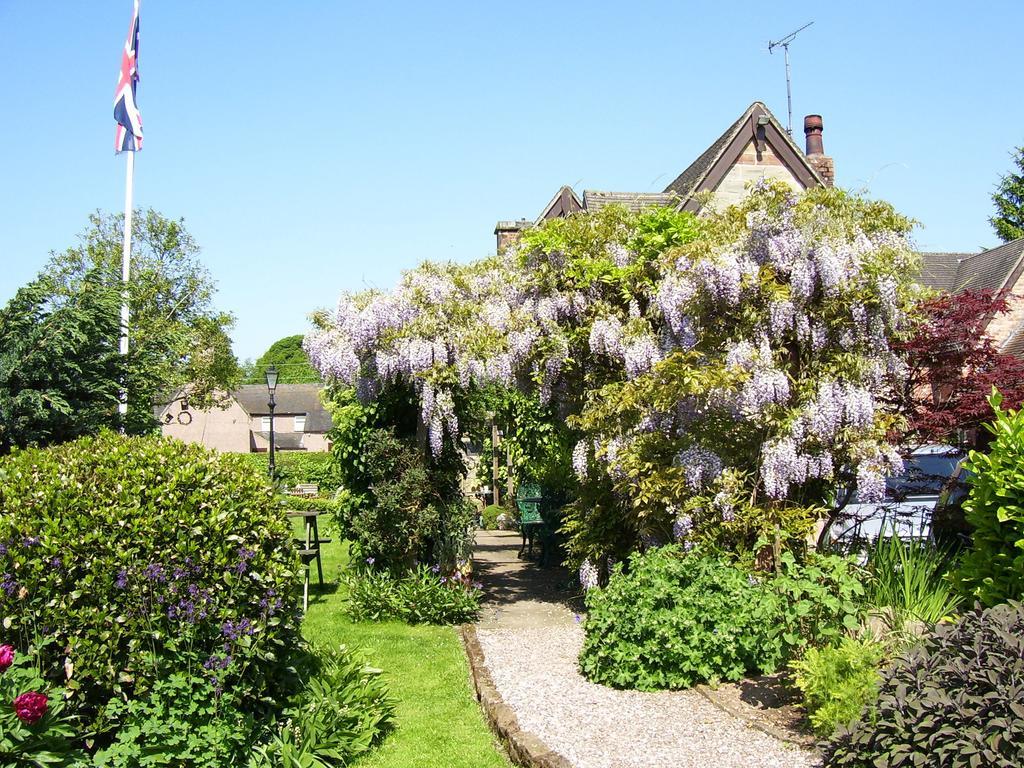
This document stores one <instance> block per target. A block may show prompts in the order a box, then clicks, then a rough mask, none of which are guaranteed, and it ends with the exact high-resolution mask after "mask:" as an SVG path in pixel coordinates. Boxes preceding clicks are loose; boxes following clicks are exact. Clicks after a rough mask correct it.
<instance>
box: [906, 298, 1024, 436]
mask: <svg viewBox="0 0 1024 768" xmlns="http://www.w3.org/2000/svg"><path fill="white" fill-rule="evenodd" d="M918 309H919V314H920V316H921V323H920V324H919V325H918V326H917V331H916V333H915V334H914V336H913V337H912V338H910V339H909V340H907V341H905V342H902V343H901V344H898V345H897V346H898V348H899V349H900V350H901V351H902V352H903V353H904V355H905V359H906V364H907V368H906V371H905V375H900V376H898V377H897V382H896V387H897V389H896V391H897V392H898V399H897V403H896V407H897V409H898V410H899V412H900V413H901V414H902V415H903V416H904V417H905V419H906V422H907V432H906V434H905V437H904V441H905V442H911V443H917V444H925V443H942V442H948V441H955V440H957V439H958V437H959V435H958V433H960V434H966V435H968V436H969V437H973V436H975V435H977V434H978V433H979V432H980V430H978V427H979V426H980V425H981V424H982V423H983V422H986V421H988V420H989V419H990V418H991V413H992V411H991V408H990V407H989V403H988V398H989V396H990V395H991V393H992V388H993V387H995V388H996V389H998V390H999V391H1000V392H1001V393H1002V394H1003V399H1004V401H1005V402H1006V404H1007V405H1008V406H1009V407H1011V408H1019V407H1020V405H1021V403H1024V360H1021V359H1020V358H1018V357H1015V356H1013V355H1006V354H1002V353H1000V352H998V351H997V350H996V348H995V344H994V343H993V341H992V339H991V338H989V337H988V336H987V335H986V334H985V328H986V326H987V325H988V323H989V322H990V321H991V320H992V318H993V317H996V316H998V315H1001V314H1003V313H1005V312H1007V311H1008V309H1009V305H1008V303H1007V297H1006V295H1005V294H994V293H993V292H992V291H964V292H963V293H960V294H957V295H955V296H948V295H947V296H940V297H938V298H934V299H928V300H926V301H923V302H922V303H921V304H920V305H919V307H918Z"/></svg>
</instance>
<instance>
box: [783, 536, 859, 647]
mask: <svg viewBox="0 0 1024 768" xmlns="http://www.w3.org/2000/svg"><path fill="white" fill-rule="evenodd" d="M865 576H866V574H865V573H864V572H863V571H862V570H861V569H860V568H858V567H857V564H856V563H855V562H854V560H853V559H852V558H847V557H841V556H839V555H822V554H811V555H809V556H808V557H807V560H806V561H805V562H803V563H798V562H797V561H796V559H795V558H794V556H793V553H792V552H783V553H782V555H781V557H780V559H779V573H778V574H777V575H776V576H775V577H773V578H771V579H769V580H768V581H767V582H766V583H767V584H768V586H769V587H770V588H771V589H772V591H774V592H775V593H776V594H777V595H778V596H779V597H780V599H781V603H782V606H783V617H782V623H781V627H782V629H783V631H782V640H783V642H784V643H785V645H786V647H787V651H788V652H790V653H798V652H799V651H800V650H802V649H803V648H806V647H808V646H818V647H820V646H824V645H828V644H830V643H835V642H838V640H839V638H840V637H842V635H843V634H844V633H846V632H851V631H853V630H856V629H857V628H858V627H859V626H860V624H861V619H862V618H863V616H864V612H865V608H866V606H865V601H864V596H865V590H864V584H863V582H864V579H865Z"/></svg>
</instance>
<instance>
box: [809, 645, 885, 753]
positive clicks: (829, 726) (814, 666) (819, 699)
mask: <svg viewBox="0 0 1024 768" xmlns="http://www.w3.org/2000/svg"><path fill="white" fill-rule="evenodd" d="M884 656H885V647H884V646H883V645H882V644H880V643H878V642H875V641H874V640H870V639H868V640H857V639H854V638H852V637H844V638H842V639H841V640H840V641H839V643H838V645H829V646H825V647H824V648H820V649H819V648H808V649H807V652H806V653H805V654H804V657H803V658H802V659H798V660H796V661H792V662H790V669H792V670H793V672H794V682H795V683H796V687H797V688H799V689H800V692H801V693H802V694H803V703H804V709H805V710H806V711H807V715H808V718H809V719H810V721H811V725H812V726H813V728H814V732H815V733H817V734H818V735H819V736H822V737H825V736H831V735H832V734H833V733H834V732H835V730H836V728H837V727H838V726H839V725H848V724H850V723H852V722H853V721H854V720H856V719H857V718H858V716H859V715H860V713H861V711H862V710H863V709H864V707H865V706H866V705H867V704H869V703H870V702H872V701H874V699H875V696H876V695H877V694H878V682H879V671H878V667H879V665H880V664H881V663H882V659H883V658H884Z"/></svg>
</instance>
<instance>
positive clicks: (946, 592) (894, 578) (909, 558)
mask: <svg viewBox="0 0 1024 768" xmlns="http://www.w3.org/2000/svg"><path fill="white" fill-rule="evenodd" d="M950 560H951V558H950V556H949V554H948V553H946V552H944V551H942V550H940V549H936V547H935V546H934V545H932V544H930V543H928V542H925V541H910V542H905V541H902V540H901V539H899V538H897V537H895V536H887V537H879V538H878V540H877V541H876V542H875V543H874V545H873V546H872V548H871V549H870V551H869V552H868V563H867V569H868V573H869V574H870V578H869V580H868V594H867V598H868V603H869V604H870V605H871V606H872V607H873V608H881V609H885V610H884V611H883V612H882V615H883V616H884V617H885V618H886V621H887V623H888V624H889V629H891V630H892V631H894V632H898V633H899V632H903V631H904V628H905V626H906V625H907V622H908V621H909V622H921V623H924V624H935V623H937V622H939V621H942V620H943V619H945V618H948V617H950V616H951V615H952V614H953V613H954V612H955V611H956V609H957V607H958V606H959V605H960V603H961V602H962V598H961V596H960V595H958V594H957V593H956V591H955V590H954V588H953V585H952V584H951V583H950V581H949V580H948V579H947V578H946V571H947V569H948V567H949V564H950Z"/></svg>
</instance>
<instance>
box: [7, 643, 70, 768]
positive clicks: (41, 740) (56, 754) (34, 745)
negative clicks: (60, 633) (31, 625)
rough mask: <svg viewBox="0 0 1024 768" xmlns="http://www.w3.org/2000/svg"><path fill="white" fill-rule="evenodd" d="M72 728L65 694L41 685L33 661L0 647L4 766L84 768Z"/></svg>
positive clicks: (50, 685) (44, 683) (11, 648)
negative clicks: (66, 710)
mask: <svg viewBox="0 0 1024 768" xmlns="http://www.w3.org/2000/svg"><path fill="white" fill-rule="evenodd" d="M72 722H73V718H71V717H68V716H67V715H66V714H65V702H64V690H63V689H61V688H58V687H55V686H53V685H52V684H50V683H49V682H47V681H46V680H43V678H42V677H41V676H40V675H39V672H38V670H37V669H36V667H35V665H34V663H33V659H32V658H31V657H30V656H28V655H26V654H22V653H18V652H17V651H15V649H14V647H13V646H11V645H7V644H5V645H0V765H4V766H23V765H24V766H28V765H39V764H46V765H53V766H84V765H86V764H87V762H86V759H85V753H84V752H82V751H81V749H80V748H77V747H76V746H75V745H74V740H75V729H74V728H73V727H72Z"/></svg>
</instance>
